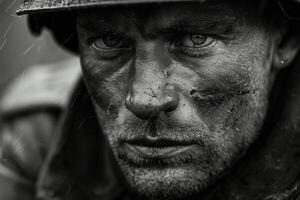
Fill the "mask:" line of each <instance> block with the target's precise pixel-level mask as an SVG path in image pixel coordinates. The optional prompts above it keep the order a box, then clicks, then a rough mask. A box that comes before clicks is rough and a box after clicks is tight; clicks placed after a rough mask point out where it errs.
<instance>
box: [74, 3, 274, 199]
mask: <svg viewBox="0 0 300 200" xmlns="http://www.w3.org/2000/svg"><path fill="white" fill-rule="evenodd" d="M253 7H254V6H253ZM252 9H253V8H252V7H250V6H249V5H238V4H237V3H235V5H233V4H230V3H228V2H227V3H226V2H224V1H223V2H222V3H216V2H215V3H210V2H208V3H177V4H159V5H144V6H128V7H120V8H113V7H107V8H105V9H104V10H92V11H88V12H83V13H79V14H78V22H77V25H78V35H79V44H80V51H81V53H80V54H81V60H82V67H83V75H84V79H85V81H86V83H87V86H88V89H89V91H90V93H91V96H92V97H93V100H94V104H95V109H96V112H97V116H98V118H99V122H100V124H101V127H102V129H103V133H104V134H105V135H106V136H107V138H108V140H109V142H110V145H111V147H112V149H113V152H114V154H115V157H116V160H117V161H118V164H119V166H120V168H121V170H122V172H123V174H124V176H125V178H126V179H127V181H128V183H129V184H130V186H131V187H132V188H133V189H134V190H136V191H137V192H138V193H140V194H142V195H145V196H147V197H154V198H176V197H185V196H188V195H189V194H193V193H196V192H200V191H203V190H204V189H205V188H206V187H208V186H209V185H211V184H212V183H214V182H215V181H216V180H218V179H219V178H220V177H221V176H222V174H224V173H225V172H226V171H227V170H228V169H229V168H230V167H232V166H233V164H234V163H235V162H236V161H237V160H238V159H239V158H240V157H241V156H242V155H243V154H244V153H245V151H246V150H247V148H248V147H249V145H250V144H251V143H253V141H254V140H255V139H256V138H257V136H258V135H259V130H260V128H261V126H262V123H263V119H264V117H265V113H266V108H267V104H268V103H267V95H268V93H269V90H270V87H271V75H272V73H271V65H272V62H271V61H272V57H273V55H272V52H273V50H274V38H273V37H272V35H270V34H269V32H268V31H267V30H266V29H265V28H263V24H261V23H259V21H260V20H259V19H258V17H257V16H254V15H251V14H250V13H256V11H255V10H252Z"/></svg>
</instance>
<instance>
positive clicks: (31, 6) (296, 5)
mask: <svg viewBox="0 0 300 200" xmlns="http://www.w3.org/2000/svg"><path fill="white" fill-rule="evenodd" d="M205 1H208V0H23V4H22V5H21V8H20V9H19V10H18V11H17V14H18V15H22V14H29V15H30V16H29V27H30V30H31V31H32V32H33V33H34V34H39V33H40V32H41V30H42V28H43V27H47V28H48V29H50V30H51V31H52V33H53V35H54V37H55V39H56V40H57V41H58V43H59V44H61V45H62V46H63V47H65V48H66V49H68V50H70V51H71V52H75V53H78V47H77V38H76V37H77V36H76V33H75V32H76V31H74V27H75V25H74V24H72V23H71V21H72V20H71V19H72V17H73V18H75V16H72V14H74V12H71V11H74V10H75V11H76V10H79V9H87V8H95V7H105V6H112V5H128V4H146V3H166V2H205ZM257 1H259V2H260V3H261V4H262V5H267V4H268V3H270V2H271V3H273V4H274V2H275V3H278V5H279V7H280V9H281V11H283V13H284V15H285V16H286V17H287V18H288V19H290V20H295V19H297V20H298V19H300V12H299V11H300V0H276V1H275V0H257ZM66 11H69V12H66ZM53 13H55V15H53ZM54 16H55V17H54ZM73 21H74V20H73ZM66 30H69V31H66Z"/></svg>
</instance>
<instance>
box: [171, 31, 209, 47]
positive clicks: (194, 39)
mask: <svg viewBox="0 0 300 200" xmlns="http://www.w3.org/2000/svg"><path fill="white" fill-rule="evenodd" d="M213 42H214V38H212V37H209V36H207V35H201V34H189V35H185V36H183V37H181V38H180V39H179V40H178V41H177V42H176V46H177V47H187V48H203V47H207V46H209V45H211V44H212V43H213Z"/></svg>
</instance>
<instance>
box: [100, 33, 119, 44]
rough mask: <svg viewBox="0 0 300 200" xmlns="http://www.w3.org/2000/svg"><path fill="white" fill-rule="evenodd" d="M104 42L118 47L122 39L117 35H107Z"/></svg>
mask: <svg viewBox="0 0 300 200" xmlns="http://www.w3.org/2000/svg"><path fill="white" fill-rule="evenodd" d="M103 42H104V44H105V45H106V46H108V47H116V46H117V45H118V44H119V42H120V39H119V38H118V37H116V36H115V35H107V36H105V37H104V38H103Z"/></svg>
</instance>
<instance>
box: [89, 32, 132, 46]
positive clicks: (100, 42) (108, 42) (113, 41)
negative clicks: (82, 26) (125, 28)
mask: <svg viewBox="0 0 300 200" xmlns="http://www.w3.org/2000/svg"><path fill="white" fill-rule="evenodd" d="M129 45H130V44H129V42H128V41H127V40H126V39H125V38H123V37H121V36H117V35H114V34H108V35H105V36H103V37H102V38H98V39H96V40H95V41H94V42H93V47H94V48H95V49H97V50H110V49H116V48H128V47H129Z"/></svg>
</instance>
